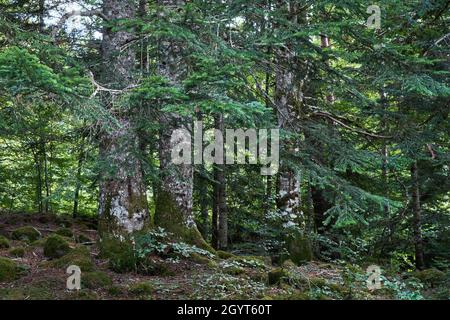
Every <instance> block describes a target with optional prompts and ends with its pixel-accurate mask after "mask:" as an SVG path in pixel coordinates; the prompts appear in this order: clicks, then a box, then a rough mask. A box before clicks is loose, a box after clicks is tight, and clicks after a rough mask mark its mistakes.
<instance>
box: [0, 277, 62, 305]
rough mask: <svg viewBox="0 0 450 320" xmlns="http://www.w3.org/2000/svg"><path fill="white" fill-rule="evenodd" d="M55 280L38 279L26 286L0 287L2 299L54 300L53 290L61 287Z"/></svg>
mask: <svg viewBox="0 0 450 320" xmlns="http://www.w3.org/2000/svg"><path fill="white" fill-rule="evenodd" d="M58 284H59V283H57V281H51V280H40V281H37V282H34V283H31V284H28V285H27V286H26V287H19V288H5V289H0V297H2V299H3V300H54V299H55V292H56V291H57V290H58V289H61V288H60V287H59V286H58Z"/></svg>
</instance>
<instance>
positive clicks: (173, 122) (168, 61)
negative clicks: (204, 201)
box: [155, 0, 209, 249]
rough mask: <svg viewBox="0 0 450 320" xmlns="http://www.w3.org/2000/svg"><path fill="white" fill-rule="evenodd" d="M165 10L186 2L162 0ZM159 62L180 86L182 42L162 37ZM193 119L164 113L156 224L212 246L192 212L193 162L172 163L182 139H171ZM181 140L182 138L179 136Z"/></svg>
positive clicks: (183, 71) (183, 70)
mask: <svg viewBox="0 0 450 320" xmlns="http://www.w3.org/2000/svg"><path fill="white" fill-rule="evenodd" d="M158 3H159V4H160V5H163V6H164V7H163V9H164V10H162V11H161V12H160V16H162V18H164V14H165V13H164V12H165V10H177V11H178V9H179V8H180V7H182V6H183V5H184V4H185V1H180V0H160V1H158ZM159 52H160V57H161V58H160V61H158V73H159V75H160V76H162V77H164V78H166V79H167V80H168V81H169V82H170V84H171V85H172V86H180V83H181V81H182V80H183V79H184V77H185V75H186V67H185V65H186V63H185V61H183V55H182V52H183V44H182V43H179V42H177V41H174V40H173V39H161V41H160V44H159ZM191 120H192V119H190V118H187V117H182V116H180V115H178V114H176V113H162V114H161V118H160V123H161V128H163V129H162V130H161V131H160V137H159V157H160V171H161V186H160V188H159V190H158V196H157V201H156V210H155V224H156V225H158V226H161V227H163V228H165V229H166V230H168V231H169V232H172V233H173V234H174V235H176V236H178V237H180V238H181V239H182V240H184V241H186V242H189V243H191V244H195V245H197V246H200V247H203V248H207V249H209V246H208V245H207V243H206V242H205V241H204V239H203V238H202V236H201V234H200V232H199V231H198V229H197V225H196V223H195V221H194V218H193V213H192V206H193V200H192V194H193V165H192V164H182V165H174V164H173V163H172V149H173V147H174V146H176V145H177V144H178V143H179V142H180V141H177V140H175V139H172V133H173V132H174V131H175V130H177V129H182V128H183V127H184V128H187V129H189V128H190V126H191V125H190V123H191ZM180 139H181V137H180Z"/></svg>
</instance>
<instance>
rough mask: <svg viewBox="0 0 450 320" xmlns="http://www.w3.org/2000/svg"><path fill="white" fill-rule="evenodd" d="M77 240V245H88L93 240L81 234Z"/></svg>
mask: <svg viewBox="0 0 450 320" xmlns="http://www.w3.org/2000/svg"><path fill="white" fill-rule="evenodd" d="M75 240H76V242H77V243H88V242H91V241H92V240H91V239H90V238H88V237H87V236H85V235H84V234H79V235H77V236H76V237H75Z"/></svg>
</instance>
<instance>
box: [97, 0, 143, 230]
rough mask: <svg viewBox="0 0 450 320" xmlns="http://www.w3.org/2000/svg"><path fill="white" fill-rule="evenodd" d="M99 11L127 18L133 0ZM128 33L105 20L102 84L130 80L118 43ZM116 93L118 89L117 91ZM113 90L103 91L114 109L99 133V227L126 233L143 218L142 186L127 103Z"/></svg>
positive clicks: (125, 53)
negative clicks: (111, 124) (112, 121)
mask: <svg viewBox="0 0 450 320" xmlns="http://www.w3.org/2000/svg"><path fill="white" fill-rule="evenodd" d="M103 14H104V16H105V17H107V18H108V21H109V23H113V24H114V22H115V21H118V19H132V18H134V17H135V14H136V3H135V2H134V1H131V0H125V1H123V0H104V1H103ZM131 39H133V35H132V33H131V32H129V31H126V30H119V31H117V30H114V29H113V28H112V27H110V26H105V27H104V30H103V39H102V47H101V50H102V61H103V65H102V69H101V76H100V79H101V81H102V85H104V86H105V87H107V88H109V89H114V90H123V89H124V88H126V87H128V86H129V85H130V84H132V81H133V69H134V65H135V55H134V53H133V51H132V49H131V48H130V47H128V48H125V49H123V46H124V45H125V44H127V43H128V42H129V41H130V40H131ZM119 94H120V93H119ZM119 94H118V93H117V91H108V92H104V93H103V96H102V99H103V103H104V104H105V107H106V108H107V109H108V110H111V113H114V114H115V116H116V119H117V121H118V128H111V129H109V130H108V129H104V130H103V132H102V135H101V139H100V159H101V165H102V169H103V170H102V176H101V181H100V197H99V215H100V221H101V222H100V229H101V231H102V232H103V233H105V232H106V233H109V234H113V235H117V234H129V233H132V232H135V231H139V230H141V229H143V228H144V226H145V224H146V222H147V221H148V217H149V214H148V206H147V196H146V188H145V185H144V179H143V175H142V169H141V163H140V160H139V157H138V152H139V140H138V136H137V134H136V132H135V130H134V126H133V121H134V119H133V118H132V116H131V113H130V112H129V110H128V108H127V106H123V105H121V104H120V100H121V99H119V97H118V95H119Z"/></svg>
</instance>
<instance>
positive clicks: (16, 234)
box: [12, 226, 42, 243]
mask: <svg viewBox="0 0 450 320" xmlns="http://www.w3.org/2000/svg"><path fill="white" fill-rule="evenodd" d="M41 237H42V234H41V233H40V232H39V231H38V230H37V229H36V228H34V227H31V226H26V227H21V228H18V229H16V230H14V231H13V232H12V238H13V239H14V240H19V241H27V242H30V243H31V242H33V241H36V240H38V239H40V238H41Z"/></svg>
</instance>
